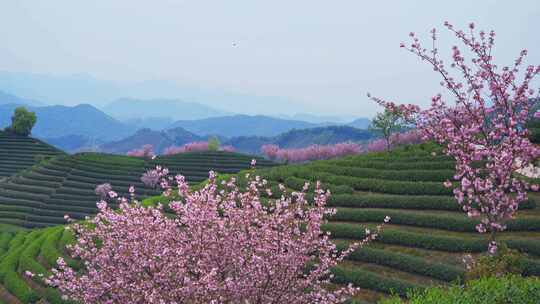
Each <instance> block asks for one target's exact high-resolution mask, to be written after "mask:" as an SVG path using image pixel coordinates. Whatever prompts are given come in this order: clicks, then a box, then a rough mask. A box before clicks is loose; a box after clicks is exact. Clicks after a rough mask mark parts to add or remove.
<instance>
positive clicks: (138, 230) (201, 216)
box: [46, 168, 389, 304]
mask: <svg viewBox="0 0 540 304" xmlns="http://www.w3.org/2000/svg"><path fill="white" fill-rule="evenodd" d="M163 171H164V170H161V168H156V172H161V173H163ZM173 181H175V183H176V186H175V187H174V189H173V187H172V186H171V185H170V183H173ZM160 183H161V185H162V186H163V187H164V188H165V193H164V195H167V196H171V195H173V193H175V197H177V200H176V201H173V202H172V203H171V204H170V207H171V209H172V210H173V212H174V213H175V214H176V216H175V217H171V216H166V215H165V214H164V213H163V210H162V206H161V205H159V206H157V207H149V208H145V207H142V206H141V205H140V204H139V203H137V202H134V203H132V204H130V203H129V202H128V200H127V199H124V198H116V199H118V200H119V203H120V209H119V210H113V209H111V208H109V207H108V206H107V203H106V202H105V201H101V202H99V203H98V207H99V213H98V214H97V216H96V217H95V218H93V219H91V220H90V222H91V224H92V225H87V224H79V223H75V224H72V225H71V226H70V229H72V230H73V231H74V232H75V233H76V236H77V241H76V243H75V244H74V245H72V246H69V248H68V249H69V251H70V253H71V256H72V257H73V258H76V259H80V260H81V262H82V263H81V265H84V266H83V269H82V270H81V271H79V272H76V271H75V270H73V269H72V268H70V267H69V266H68V265H67V264H66V263H65V261H64V260H63V259H62V258H59V259H58V269H53V274H52V276H50V277H48V278H47V280H46V282H47V283H48V284H50V285H52V286H55V287H58V289H59V290H60V292H61V293H62V294H63V296H64V297H66V298H69V299H72V300H75V301H79V302H81V303H96V304H97V303H140V304H143V303H293V304H294V303H342V302H344V301H345V300H346V299H347V298H348V297H350V296H351V295H352V294H353V293H355V292H356V291H357V289H356V288H353V287H351V286H348V287H343V288H338V289H332V290H328V289H325V287H327V285H328V283H329V280H330V279H331V278H332V274H331V273H330V270H331V268H332V267H334V266H336V264H337V263H338V262H340V261H341V260H343V259H344V258H345V257H346V256H347V255H348V254H350V253H351V252H352V251H354V250H356V249H357V248H359V247H360V246H362V245H363V244H365V243H367V242H368V241H370V240H372V239H374V238H375V237H376V236H377V234H378V233H379V231H380V229H381V227H382V225H380V226H379V227H378V228H377V229H376V230H374V231H373V232H370V231H366V235H367V237H366V238H365V239H364V240H362V241H361V242H357V243H354V244H352V245H351V246H350V247H349V248H348V249H346V250H344V251H341V252H338V251H337V250H336V246H335V245H334V244H333V242H332V241H331V240H330V236H329V234H328V233H326V232H324V231H323V230H322V229H321V225H322V224H323V223H324V222H325V218H326V217H327V216H328V215H330V214H333V213H334V212H335V210H331V209H327V208H326V207H325V203H326V200H327V198H328V196H329V193H328V192H325V191H323V190H321V189H320V188H319V184H318V183H317V187H316V188H317V190H316V191H315V196H314V201H313V202H311V203H310V202H308V201H307V200H306V198H305V197H306V193H305V192H296V193H293V194H292V195H288V194H287V193H286V192H283V196H282V197H281V198H280V199H277V200H272V201H270V202H269V204H262V202H261V199H260V197H259V193H260V191H259V189H260V188H264V187H267V186H268V183H267V182H266V180H264V179H261V178H259V177H255V178H253V179H250V180H249V182H248V186H247V188H246V189H245V191H241V190H240V189H239V188H238V187H237V186H236V185H235V180H234V179H232V180H229V181H223V182H222V183H221V184H218V183H217V182H216V175H215V174H214V173H213V172H210V180H209V183H208V184H207V185H205V186H204V187H203V188H202V189H201V190H198V191H192V190H191V189H190V188H189V186H188V184H187V183H186V182H185V178H184V177H183V176H176V177H175V178H169V177H167V176H166V174H162V179H161V181H160ZM282 188H283V189H284V187H282ZM306 188H307V187H306ZM266 190H268V189H266ZM388 220H389V218H386V219H385V222H387V221H388Z"/></svg>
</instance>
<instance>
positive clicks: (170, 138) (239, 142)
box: [98, 126, 374, 154]
mask: <svg viewBox="0 0 540 304" xmlns="http://www.w3.org/2000/svg"><path fill="white" fill-rule="evenodd" d="M372 138H374V135H373V134H372V133H371V132H370V131H367V130H360V129H356V128H353V127H350V126H327V127H315V128H309V129H294V130H290V131H288V132H285V133H281V134H279V135H277V136H238V137H231V138H225V137H220V138H219V140H220V141H221V144H222V145H231V146H233V147H234V148H235V149H236V150H237V151H238V152H242V153H249V154H260V153H261V147H262V146H263V145H265V144H275V145H278V146H280V147H282V148H303V147H307V146H310V145H313V144H319V145H329V144H336V143H341V142H347V141H353V142H365V141H368V140H370V139H372ZM206 140H208V136H199V135H196V134H194V133H192V132H189V131H187V130H185V129H183V128H181V127H178V128H175V129H170V130H165V131H154V130H150V129H143V130H139V131H137V133H135V134H133V135H132V136H129V137H127V138H124V139H122V140H118V141H112V142H108V143H105V144H103V145H101V146H99V149H98V150H99V151H101V152H108V153H117V154H125V153H127V152H128V151H130V150H133V149H136V148H140V147H141V146H143V145H145V144H151V145H153V146H154V151H155V152H156V153H158V154H161V153H163V151H164V150H165V149H166V148H167V147H170V146H182V145H184V144H186V143H189V142H194V141H206Z"/></svg>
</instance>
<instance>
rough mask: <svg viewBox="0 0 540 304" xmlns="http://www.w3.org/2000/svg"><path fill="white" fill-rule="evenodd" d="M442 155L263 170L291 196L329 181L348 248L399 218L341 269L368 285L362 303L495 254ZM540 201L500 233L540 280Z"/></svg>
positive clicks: (397, 154)
mask: <svg viewBox="0 0 540 304" xmlns="http://www.w3.org/2000/svg"><path fill="white" fill-rule="evenodd" d="M434 150H438V149H436V147H434V146H432V145H428V144H423V145H421V146H410V147H409V148H405V149H402V150H399V151H394V152H391V153H372V154H368V155H361V156H353V157H347V158H343V159H339V160H330V161H318V162H313V163H311V164H307V165H294V166H281V167H275V168H271V169H263V170H258V175H261V176H264V177H265V178H267V179H268V180H269V181H270V184H271V185H274V186H276V185H277V184H278V183H283V184H284V185H286V186H287V187H288V188H289V190H300V189H301V188H302V186H303V185H304V182H305V181H306V180H308V181H311V182H312V183H311V184H312V185H313V184H314V183H313V182H314V181H316V180H319V181H321V182H322V184H323V187H324V188H328V189H330V190H331V192H332V197H331V198H330V201H329V202H328V205H329V206H331V207H335V208H336V209H337V214H336V215H335V216H333V217H332V218H331V219H330V222H329V223H328V224H327V225H326V226H325V229H326V230H327V231H330V232H331V233H332V235H333V237H334V238H335V240H336V242H337V243H338V244H339V245H340V246H343V245H345V244H347V243H348V242H351V241H352V240H359V239H362V238H363V236H364V231H365V228H372V229H373V228H374V226H375V225H376V224H378V223H381V222H382V221H383V219H384V217H385V216H387V215H388V216H390V217H391V218H392V220H391V222H390V224H389V225H387V226H386V227H385V229H384V231H383V232H382V233H381V235H380V237H379V239H378V240H377V241H376V242H373V243H372V244H371V245H369V246H368V247H365V248H364V249H361V250H359V251H357V252H355V253H354V254H353V255H352V256H350V257H349V259H348V260H347V261H346V262H345V263H343V265H342V266H341V267H339V268H338V269H336V270H335V273H336V282H337V283H342V284H345V283H349V282H351V283H353V284H355V285H357V286H360V287H362V288H363V289H364V290H363V291H362V293H361V294H360V295H359V297H360V298H361V299H363V300H367V301H369V302H374V301H375V300H376V299H377V298H379V297H381V296H382V295H384V294H388V293H391V292H394V293H397V294H400V295H404V294H405V293H406V291H407V289H410V288H424V287H427V286H431V285H434V284H442V285H446V284H448V283H450V282H452V281H455V280H459V279H461V278H462V277H463V274H464V267H463V264H462V256H463V254H464V253H472V254H473V255H476V254H479V253H481V252H483V251H485V250H486V248H487V241H486V236H485V235H480V234H479V233H477V232H476V231H475V225H476V224H477V222H476V221H473V220H470V219H468V218H467V217H466V216H465V214H464V213H463V212H461V211H460V208H459V206H458V204H457V203H456V201H455V200H454V198H453V196H452V193H451V190H450V189H447V188H445V187H444V186H443V184H442V183H443V181H445V180H447V179H450V180H452V175H453V172H454V171H453V168H454V167H453V166H454V163H453V161H451V160H450V159H449V158H447V157H445V156H431V152H432V151H434ZM238 178H239V179H241V178H242V174H240V175H239V176H238ZM273 192H274V193H279V192H278V191H277V189H276V190H275V191H273ZM539 201H540V200H539V197H538V196H537V195H536V194H532V195H531V196H530V200H529V201H528V202H526V203H524V204H522V205H521V210H520V211H519V215H518V217H517V218H516V219H514V220H511V221H510V222H509V223H508V230H507V231H506V232H504V233H501V234H500V239H501V240H503V241H504V242H505V243H506V244H507V245H508V246H509V247H510V248H514V249H517V250H519V251H521V252H523V253H524V254H526V255H527V256H528V257H527V259H526V260H525V263H526V265H527V267H526V268H527V270H526V274H527V275H540V207H539V206H538V203H537V202H539Z"/></svg>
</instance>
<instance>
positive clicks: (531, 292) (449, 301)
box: [380, 276, 540, 304]
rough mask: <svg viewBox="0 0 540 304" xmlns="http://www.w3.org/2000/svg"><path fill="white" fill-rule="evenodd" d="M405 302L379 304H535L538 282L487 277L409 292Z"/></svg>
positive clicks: (394, 301) (513, 277) (390, 300)
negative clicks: (445, 286) (444, 286)
mask: <svg viewBox="0 0 540 304" xmlns="http://www.w3.org/2000/svg"><path fill="white" fill-rule="evenodd" d="M407 297H408V299H407V300H402V299H400V298H398V297H394V298H392V299H388V300H383V301H381V302H380V304H401V303H409V304H461V303H462V304H538V301H539V300H540V279H538V278H522V277H519V276H506V277H501V278H497V277H488V278H482V279H478V280H474V281H471V282H469V283H468V284H467V285H466V286H465V287H462V286H458V285H454V286H452V287H451V288H449V289H445V288H443V287H432V288H429V289H426V290H423V291H413V292H410V293H408V295H407Z"/></svg>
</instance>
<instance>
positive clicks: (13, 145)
mask: <svg viewBox="0 0 540 304" xmlns="http://www.w3.org/2000/svg"><path fill="white" fill-rule="evenodd" d="M63 154H65V153H64V152H62V151H60V150H58V149H56V148H54V147H53V146H51V145H48V144H46V143H44V142H42V141H40V140H38V139H35V138H31V137H26V136H17V135H12V134H8V133H4V132H1V131H0V180H1V179H2V178H5V177H7V176H10V175H13V174H15V173H17V172H19V171H21V170H24V169H27V168H30V167H31V166H33V165H35V164H37V163H38V162H39V161H41V160H42V159H45V158H49V157H54V156H58V155H63Z"/></svg>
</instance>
